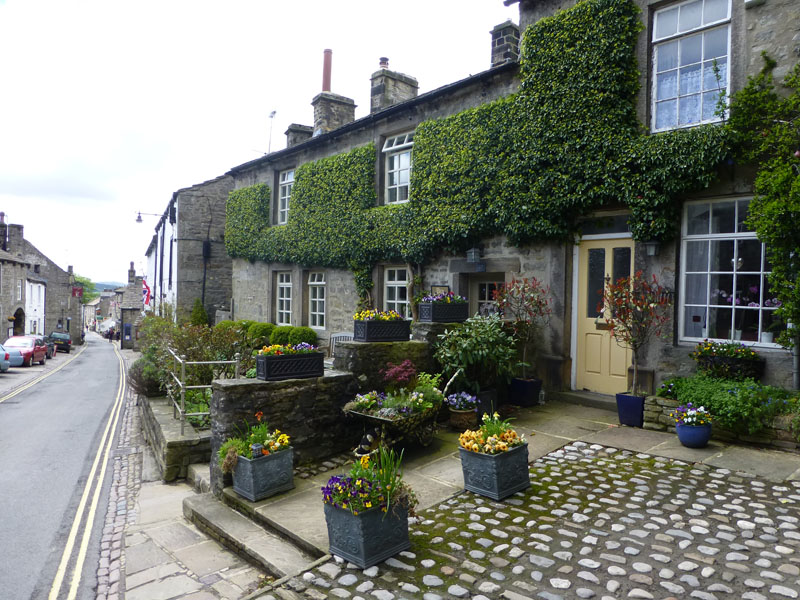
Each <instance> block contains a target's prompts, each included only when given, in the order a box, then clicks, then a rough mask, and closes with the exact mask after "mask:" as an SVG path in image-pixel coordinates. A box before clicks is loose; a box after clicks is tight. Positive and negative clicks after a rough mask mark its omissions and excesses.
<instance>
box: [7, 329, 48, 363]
mask: <svg viewBox="0 0 800 600" xmlns="http://www.w3.org/2000/svg"><path fill="white" fill-rule="evenodd" d="M3 346H4V347H6V348H14V349H15V350H19V351H20V354H22V366H23V367H30V366H31V365H32V364H33V363H35V362H38V363H39V364H40V365H43V364H44V362H45V360H46V359H47V344H45V342H44V339H43V338H41V337H39V336H37V335H15V336H12V337H10V338H8V339H7V340H6V341H5V342H4V343H3Z"/></svg>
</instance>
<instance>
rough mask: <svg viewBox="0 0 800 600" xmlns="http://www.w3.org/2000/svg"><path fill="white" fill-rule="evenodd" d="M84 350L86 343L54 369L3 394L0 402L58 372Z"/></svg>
mask: <svg viewBox="0 0 800 600" xmlns="http://www.w3.org/2000/svg"><path fill="white" fill-rule="evenodd" d="M84 350H86V344H84V345H83V346H81V349H80V350H79V351H78V353H77V354H73V355H72V356H70V357H69V358H68V359H67V360H66V361H65V362H63V363H61V364H60V365H58V366H57V367H56V368H55V369H52V370H50V371H47V372H46V373H42V374H41V375H39V376H38V377H36V378H35V379H32V380H30V381H29V382H28V383H26V384H24V385H21V386H20V387H18V388H17V389H15V390H14V391H13V392H10V393H8V394H6V395H5V396H3V397H2V398H0V404H2V403H3V402H5V401H6V400H10V399H11V398H13V397H14V396H16V395H17V394H20V393H22V392H24V391H25V390H27V389H29V388H32V387H33V386H35V385H36V384H37V383H39V382H40V381H41V380H42V379H47V378H48V377H50V375H52V374H53V373H58V372H59V371H60V370H61V369H63V368H64V367H66V366H67V365H68V364H69V363H71V362H72V361H73V360H75V359H76V358H78V357H79V356H80V355H81V354H83V351H84ZM51 360H52V359H51Z"/></svg>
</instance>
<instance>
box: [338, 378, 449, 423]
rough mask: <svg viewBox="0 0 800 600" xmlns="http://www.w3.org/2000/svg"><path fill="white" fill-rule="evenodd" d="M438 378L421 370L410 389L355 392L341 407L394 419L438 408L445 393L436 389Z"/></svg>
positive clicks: (345, 409)
mask: <svg viewBox="0 0 800 600" xmlns="http://www.w3.org/2000/svg"><path fill="white" fill-rule="evenodd" d="M440 377H441V376H440V375H429V374H428V373H420V374H419V375H418V376H417V380H416V382H415V384H414V387H413V388H402V389H399V390H397V391H393V392H387V393H384V392H378V391H376V390H372V391H370V392H367V393H366V394H357V395H356V397H355V400H352V401H350V402H348V403H347V404H345V405H344V409H343V410H344V411H345V412H350V411H354V412H358V413H363V414H368V415H373V416H376V417H382V418H385V419H396V418H401V417H405V416H408V415H412V414H418V413H422V412H425V411H428V410H432V409H436V408H439V407H440V406H441V405H442V401H443V400H444V395H443V394H442V392H441V391H439V388H438V385H439V379H440Z"/></svg>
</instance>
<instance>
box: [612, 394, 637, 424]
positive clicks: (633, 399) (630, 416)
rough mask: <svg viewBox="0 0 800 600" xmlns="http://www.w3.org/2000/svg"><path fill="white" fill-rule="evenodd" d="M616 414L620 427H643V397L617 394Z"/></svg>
mask: <svg viewBox="0 0 800 600" xmlns="http://www.w3.org/2000/svg"><path fill="white" fill-rule="evenodd" d="M617 414H618V415H619V424H620V425H629V426H630V427H642V426H643V425H644V396H634V395H632V394H617Z"/></svg>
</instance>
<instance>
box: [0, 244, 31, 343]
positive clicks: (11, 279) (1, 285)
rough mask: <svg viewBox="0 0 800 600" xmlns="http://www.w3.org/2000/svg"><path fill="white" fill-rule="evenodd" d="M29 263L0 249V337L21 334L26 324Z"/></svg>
mask: <svg viewBox="0 0 800 600" xmlns="http://www.w3.org/2000/svg"><path fill="white" fill-rule="evenodd" d="M28 267H29V265H28V264H27V263H25V261H24V260H22V259H21V258H20V257H17V256H14V255H13V254H10V253H9V252H5V251H4V250H0V323H2V331H0V339H2V340H5V339H7V338H9V337H11V336H12V335H21V334H22V333H23V332H24V329H23V328H24V326H25V320H24V315H25V277H26V276H27V273H28Z"/></svg>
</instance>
